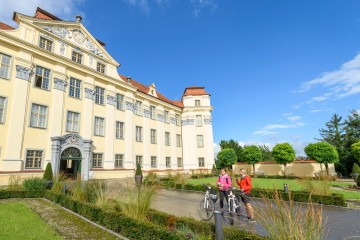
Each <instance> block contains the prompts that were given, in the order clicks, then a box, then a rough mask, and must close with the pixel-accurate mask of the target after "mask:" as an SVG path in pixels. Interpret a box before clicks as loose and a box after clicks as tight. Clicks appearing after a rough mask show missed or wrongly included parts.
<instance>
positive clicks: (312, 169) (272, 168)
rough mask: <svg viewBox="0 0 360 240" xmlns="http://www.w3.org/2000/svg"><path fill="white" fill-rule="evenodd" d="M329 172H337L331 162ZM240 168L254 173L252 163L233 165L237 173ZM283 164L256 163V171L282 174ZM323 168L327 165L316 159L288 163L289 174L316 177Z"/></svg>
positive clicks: (265, 173) (266, 173) (287, 170)
mask: <svg viewBox="0 0 360 240" xmlns="http://www.w3.org/2000/svg"><path fill="white" fill-rule="evenodd" d="M328 166H329V173H330V174H335V167H334V164H329V165H328ZM240 168H245V169H247V171H248V173H250V174H253V171H252V165H251V164H247V163H237V164H235V165H233V169H234V170H235V173H238V172H239V169H240ZM283 169H284V166H283V165H279V164H276V163H269V162H260V163H257V164H255V172H264V175H269V176H270V175H282V174H283V173H282V170H283ZM321 170H323V171H325V165H324V164H322V166H320V164H319V163H317V162H316V161H294V162H293V163H290V164H287V166H286V172H287V174H288V175H292V176H296V177H314V176H316V173H319V172H320V171H321Z"/></svg>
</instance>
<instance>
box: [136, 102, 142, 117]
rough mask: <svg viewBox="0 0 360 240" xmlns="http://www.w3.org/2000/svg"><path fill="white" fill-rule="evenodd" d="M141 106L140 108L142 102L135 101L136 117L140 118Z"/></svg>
mask: <svg viewBox="0 0 360 240" xmlns="http://www.w3.org/2000/svg"><path fill="white" fill-rule="evenodd" d="M141 106H142V102H141V101H138V100H136V102H135V112H136V115H138V116H142V111H141Z"/></svg>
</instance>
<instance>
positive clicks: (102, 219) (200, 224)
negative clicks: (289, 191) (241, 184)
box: [0, 190, 266, 240]
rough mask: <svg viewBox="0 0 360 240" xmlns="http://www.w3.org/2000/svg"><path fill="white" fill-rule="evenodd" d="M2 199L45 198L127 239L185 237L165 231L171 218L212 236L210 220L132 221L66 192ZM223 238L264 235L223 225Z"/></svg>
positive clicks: (160, 217) (158, 217)
mask: <svg viewBox="0 0 360 240" xmlns="http://www.w3.org/2000/svg"><path fill="white" fill-rule="evenodd" d="M4 198H46V199H48V200H50V201H52V202H54V203H57V204H59V205H61V206H63V207H65V208H67V209H69V210H71V211H73V212H76V213H78V214H80V215H81V216H83V217H85V218H87V219H90V220H91V221H94V222H97V223H98V224H100V225H102V226H104V227H106V228H107V229H110V230H112V231H114V232H116V233H119V234H121V235H123V236H125V237H128V238H130V239H167V240H168V239H169V240H178V239H184V236H182V235H180V234H179V233H177V232H175V231H170V230H168V229H167V228H168V226H169V221H170V219H171V218H172V219H173V221H174V223H175V227H176V228H180V227H184V226H185V227H188V228H189V229H190V230H191V231H193V232H194V233H195V234H199V235H203V236H207V237H209V238H210V239H214V236H215V225H214V224H213V223H211V222H205V221H197V220H195V219H193V218H186V217H174V216H173V215H169V214H167V213H163V212H159V211H157V210H154V209H151V210H150V211H149V213H148V215H147V219H148V220H149V222H145V221H140V220H135V219H132V218H129V217H126V216H124V215H121V214H120V213H118V212H115V211H105V210H103V209H101V208H98V207H96V206H94V205H93V204H90V203H84V202H79V201H77V200H74V199H72V198H71V197H70V196H68V195H65V194H57V193H53V192H50V191H8V190H4V191H0V199H4ZM224 237H225V239H229V240H230V239H231V240H232V239H255V240H260V239H266V238H265V237H262V236H259V235H255V234H252V233H248V232H246V231H244V230H239V229H237V228H228V227H226V228H224Z"/></svg>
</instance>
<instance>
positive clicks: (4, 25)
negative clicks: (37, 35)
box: [0, 22, 15, 30]
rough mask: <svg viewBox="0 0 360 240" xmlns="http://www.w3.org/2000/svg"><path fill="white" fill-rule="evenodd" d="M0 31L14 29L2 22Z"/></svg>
mask: <svg viewBox="0 0 360 240" xmlns="http://www.w3.org/2000/svg"><path fill="white" fill-rule="evenodd" d="M0 29H1V30H14V29H15V28H13V27H12V26H9V25H7V24H5V23H3V22H0Z"/></svg>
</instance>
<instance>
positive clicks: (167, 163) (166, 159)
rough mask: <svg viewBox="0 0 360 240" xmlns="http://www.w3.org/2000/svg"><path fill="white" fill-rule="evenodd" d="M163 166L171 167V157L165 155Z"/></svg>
mask: <svg viewBox="0 0 360 240" xmlns="http://www.w3.org/2000/svg"><path fill="white" fill-rule="evenodd" d="M165 167H166V168H171V157H165Z"/></svg>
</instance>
